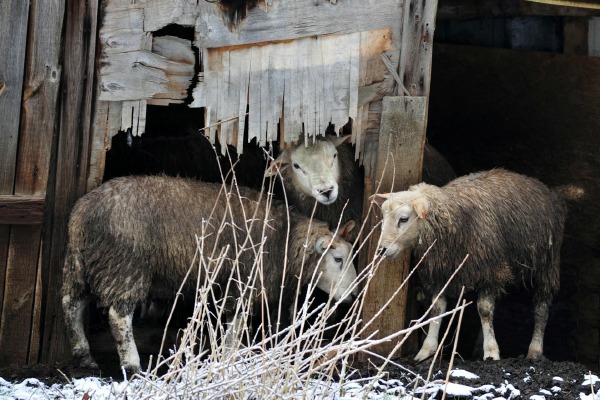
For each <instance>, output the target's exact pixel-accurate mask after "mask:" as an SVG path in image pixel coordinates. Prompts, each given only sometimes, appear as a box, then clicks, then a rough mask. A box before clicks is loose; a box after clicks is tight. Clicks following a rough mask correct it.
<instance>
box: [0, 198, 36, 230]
mask: <svg viewBox="0 0 600 400" xmlns="http://www.w3.org/2000/svg"><path fill="white" fill-rule="evenodd" d="M43 220H44V196H7V195H0V225H35V224H41V223H42V222H43Z"/></svg>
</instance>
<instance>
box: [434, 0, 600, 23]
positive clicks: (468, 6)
mask: <svg viewBox="0 0 600 400" xmlns="http://www.w3.org/2000/svg"><path fill="white" fill-rule="evenodd" d="M535 15H545V16H556V17H590V16H595V15H600V10H592V9H585V8H577V7H560V6H556V5H548V4H540V3H532V2H530V1H526V0H444V1H441V2H440V5H439V7H438V13H437V18H438V19H469V18H496V17H523V16H535Z"/></svg>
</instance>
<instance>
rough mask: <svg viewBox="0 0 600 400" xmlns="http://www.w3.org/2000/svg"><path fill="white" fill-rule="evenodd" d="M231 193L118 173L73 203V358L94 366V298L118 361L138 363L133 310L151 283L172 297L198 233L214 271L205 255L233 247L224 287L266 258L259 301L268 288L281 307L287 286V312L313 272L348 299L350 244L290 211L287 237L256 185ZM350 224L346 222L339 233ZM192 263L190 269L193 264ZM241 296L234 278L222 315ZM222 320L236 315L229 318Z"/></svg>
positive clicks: (69, 300)
mask: <svg viewBox="0 0 600 400" xmlns="http://www.w3.org/2000/svg"><path fill="white" fill-rule="evenodd" d="M237 190H239V196H238V193H237V192H236V191H234V193H228V192H227V191H225V190H224V187H223V186H222V185H219V184H211V183H205V182H200V181H195V180H188V179H182V178H170V177H166V176H146V177H141V176H139V177H123V178H115V179H113V180H110V181H108V182H106V183H104V184H103V185H101V186H99V187H98V188H96V189H95V190H92V191H91V192H89V193H88V194H86V195H85V196H83V197H82V198H81V199H79V200H78V201H77V203H76V204H75V206H74V208H73V211H72V213H71V217H70V220H69V242H68V248H67V255H66V260H65V265H64V272H63V275H64V283H63V289H62V290H63V292H62V295H63V298H62V302H63V309H64V313H65V320H66V325H67V329H68V333H69V336H70V340H71V345H72V351H73V356H74V357H75V358H77V359H78V360H79V361H80V364H81V365H82V366H86V367H97V364H96V363H95V361H94V359H93V358H92V356H91V354H90V348H89V343H88V341H87V338H86V336H85V332H84V327H83V319H82V316H83V311H84V309H85V306H86V303H87V299H88V297H90V295H92V296H94V297H96V299H97V303H98V305H99V306H101V307H105V308H107V309H108V317H109V324H110V327H111V331H112V334H113V337H114V338H115V341H116V344H117V349H118V352H119V358H120V362H121V365H122V366H123V367H124V368H125V369H126V370H127V371H129V372H136V371H139V370H140V360H139V355H138V352H137V348H136V345H135V341H134V339H133V332H132V317H133V312H134V309H135V307H136V305H138V304H140V302H142V301H144V300H146V299H147V298H148V296H149V294H151V292H152V290H153V286H155V287H156V286H162V287H164V286H165V284H166V286H167V287H169V288H171V290H172V294H173V296H174V295H175V293H176V291H177V288H178V287H179V285H180V284H181V282H182V280H183V278H184V277H185V275H186V273H187V272H188V269H189V268H190V265H191V264H192V260H193V259H194V254H195V253H196V251H197V244H196V240H195V239H194V235H198V236H202V238H203V239H202V240H203V257H204V258H205V260H206V264H208V267H207V268H211V269H213V270H214V268H215V266H214V262H213V263H211V262H209V261H208V260H209V259H214V258H216V257H217V256H218V255H219V253H220V251H221V250H222V249H224V248H226V246H230V247H229V248H228V251H227V255H226V256H227V261H226V263H227V264H225V268H221V270H220V271H219V273H218V274H217V276H216V278H215V279H216V284H217V285H218V286H219V287H220V288H221V289H224V288H225V287H226V286H227V283H228V282H229V281H230V277H231V274H232V272H233V271H235V274H236V276H237V278H236V279H235V281H236V282H237V281H241V284H252V283H251V282H245V281H244V279H247V278H248V277H250V276H252V270H253V268H259V267H261V265H259V264H261V263H262V268H263V269H264V278H263V281H262V282H261V283H262V286H261V285H260V284H257V286H259V287H257V288H254V291H253V294H252V295H253V296H254V297H252V299H253V301H254V304H255V306H256V305H257V304H260V302H259V298H260V293H261V290H264V293H263V294H264V295H265V296H266V299H267V300H268V303H269V304H270V305H272V307H271V310H273V309H277V304H278V302H279V300H280V293H284V295H283V298H282V299H281V301H282V309H284V308H285V309H288V308H289V306H290V305H291V303H292V301H293V299H292V298H291V297H292V296H293V293H295V288H296V286H297V285H298V284H300V285H303V284H307V283H308V282H309V281H310V280H311V279H312V277H313V274H315V276H316V277H317V278H316V285H317V286H318V287H319V288H321V289H322V290H324V291H326V292H328V293H330V294H331V295H332V296H333V297H334V298H335V299H336V300H343V301H349V300H350V294H351V293H350V291H351V289H350V288H351V287H352V282H353V281H354V279H355V277H356V271H355V269H354V267H353V266H352V263H351V262H350V261H349V259H350V255H351V245H350V244H349V243H348V242H346V241H345V240H344V239H343V238H342V237H340V236H339V235H338V236H334V234H332V233H331V231H330V230H329V228H328V227H327V224H326V223H324V222H320V221H317V220H313V221H310V220H309V219H307V218H306V217H304V216H301V215H299V214H297V213H294V212H290V218H289V227H290V235H289V239H288V238H287V234H286V233H287V229H288V217H287V209H286V207H285V206H284V205H282V204H272V205H271V207H266V203H267V200H266V199H264V198H262V197H263V196H261V195H260V192H257V191H254V190H251V189H246V188H242V187H239V188H237ZM353 225H354V223H353V222H351V223H349V224H347V225H345V226H343V227H342V228H341V229H340V232H341V234H342V235H341V236H343V235H345V234H347V233H348V231H349V230H351V229H352V227H353ZM286 251H287V253H286ZM260 255H262V257H261V256H260ZM286 256H287V259H286ZM303 261H304V262H303ZM195 264H196V265H195V266H194V267H193V268H198V263H195ZM203 268H204V267H203ZM234 268H235V270H234ZM284 268H286V269H285V270H284ZM192 271H196V273H197V272H198V271H197V270H196V269H192ZM200 271H201V273H202V271H203V270H200ZM284 271H285V272H284ZM202 275H204V274H202ZM192 276H194V274H193V273H192ZM196 276H197V275H196ZM298 280H299V282H298ZM190 281H195V279H188V282H190ZM232 282H233V281H232ZM282 285H283V287H284V288H286V289H284V290H283V291H281V289H282ZM353 290H354V291H355V290H356V289H353ZM280 291H281V292H280ZM352 294H354V293H352ZM240 296H241V289H239V287H238V285H236V284H232V285H230V288H229V293H228V296H227V306H226V313H227V312H230V313H231V312H232V311H233V310H234V309H235V307H234V305H235V301H236V299H238V298H239V297H240ZM232 303H233V304H232ZM226 318H227V321H228V322H231V321H232V320H233V317H232V316H231V315H226Z"/></svg>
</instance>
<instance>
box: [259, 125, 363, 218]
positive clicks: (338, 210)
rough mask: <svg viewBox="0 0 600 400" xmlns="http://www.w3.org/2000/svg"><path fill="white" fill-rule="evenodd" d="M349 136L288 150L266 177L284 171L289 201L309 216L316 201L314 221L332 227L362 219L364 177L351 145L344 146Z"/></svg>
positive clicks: (283, 152)
mask: <svg viewBox="0 0 600 400" xmlns="http://www.w3.org/2000/svg"><path fill="white" fill-rule="evenodd" d="M350 137H351V136H350V135H346V136H341V137H338V136H334V135H327V136H325V137H323V138H321V137H320V138H318V139H316V140H315V142H314V143H311V144H310V145H308V146H305V145H304V143H300V144H298V145H296V146H294V147H293V148H292V149H289V150H288V149H285V150H283V151H282V152H281V154H280V155H279V157H277V159H276V160H275V161H273V162H272V163H271V165H270V166H269V168H267V171H266V175H267V176H273V175H276V174H277V171H278V170H279V171H280V172H281V178H282V181H283V183H284V186H285V193H286V196H287V200H288V202H289V204H290V205H291V206H293V207H294V208H295V209H296V210H298V211H299V212H300V213H302V214H304V215H306V216H310V215H311V214H312V211H313V207H314V206H315V199H316V200H317V204H316V210H315V214H314V216H315V218H317V219H320V220H321V221H325V222H328V223H329V226H330V227H332V228H335V227H336V226H337V225H338V223H339V222H340V218H341V220H342V222H343V221H348V220H355V221H360V220H361V218H362V203H363V179H362V174H361V171H360V168H359V167H358V165H357V163H356V162H355V161H354V150H353V149H352V146H350V145H348V144H344V143H345V142H346V141H347V140H348V139H350ZM290 166H291V168H289V167H290ZM346 202H347V203H348V205H346ZM344 207H345V208H344ZM342 212H343V215H342Z"/></svg>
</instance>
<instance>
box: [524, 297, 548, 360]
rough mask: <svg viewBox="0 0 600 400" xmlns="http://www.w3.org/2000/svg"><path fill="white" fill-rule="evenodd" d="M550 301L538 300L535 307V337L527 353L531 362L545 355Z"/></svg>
mask: <svg viewBox="0 0 600 400" xmlns="http://www.w3.org/2000/svg"><path fill="white" fill-rule="evenodd" d="M549 306H550V304H549V301H547V300H538V301H536V304H535V307H534V311H533V312H534V321H535V322H534V327H533V337H532V338H531V343H530V344H529V351H528V352H527V358H528V359H531V360H537V359H538V358H541V357H542V356H543V355H544V331H545V330H546V323H547V322H548V309H549Z"/></svg>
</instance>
